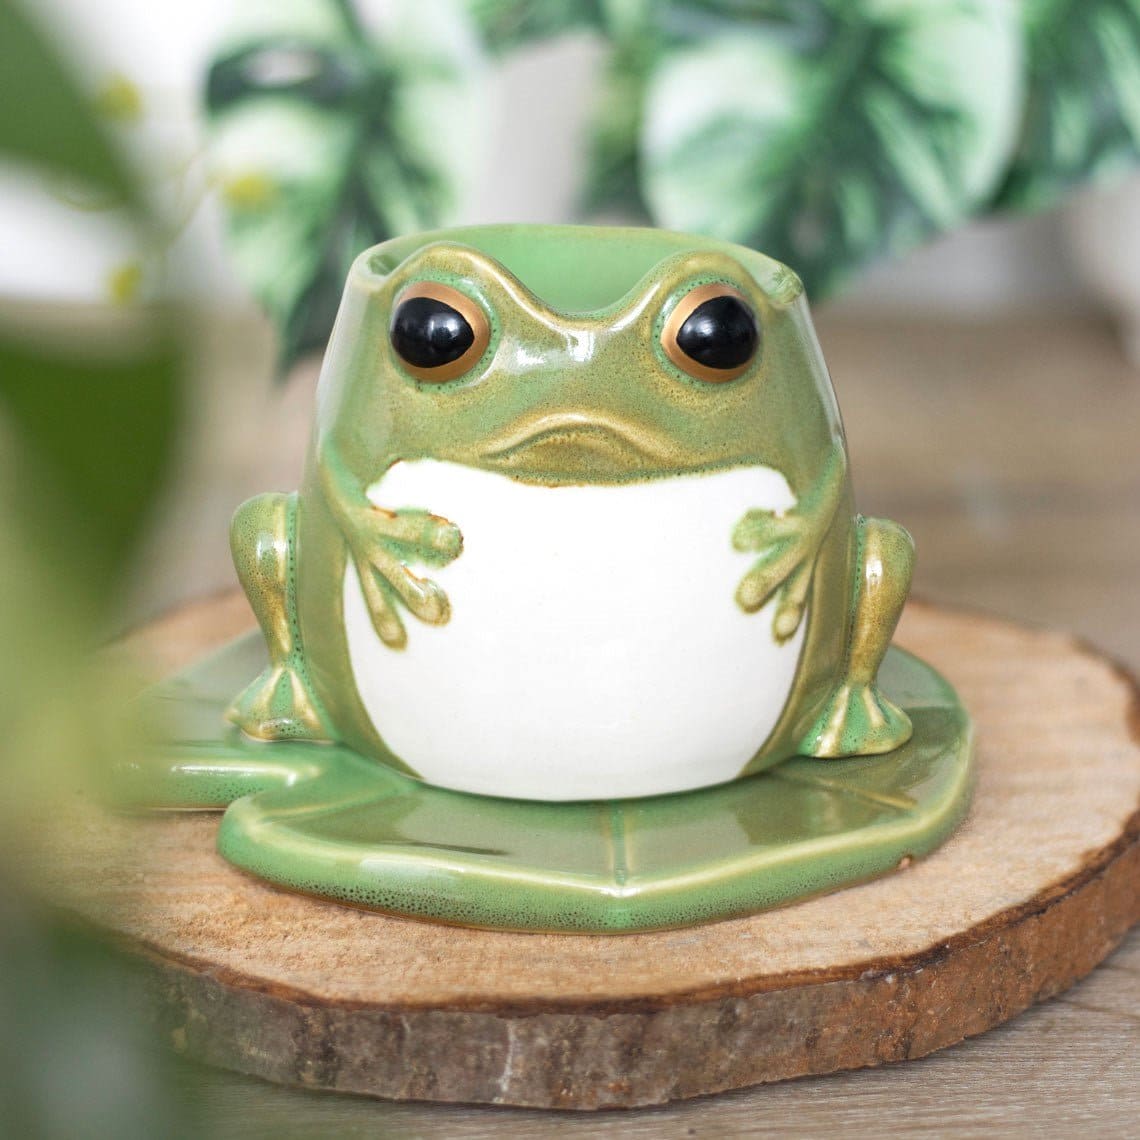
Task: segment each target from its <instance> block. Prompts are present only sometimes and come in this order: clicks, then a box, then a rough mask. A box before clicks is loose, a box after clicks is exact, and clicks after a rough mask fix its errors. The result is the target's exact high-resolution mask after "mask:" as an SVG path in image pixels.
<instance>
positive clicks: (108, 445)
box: [0, 0, 180, 606]
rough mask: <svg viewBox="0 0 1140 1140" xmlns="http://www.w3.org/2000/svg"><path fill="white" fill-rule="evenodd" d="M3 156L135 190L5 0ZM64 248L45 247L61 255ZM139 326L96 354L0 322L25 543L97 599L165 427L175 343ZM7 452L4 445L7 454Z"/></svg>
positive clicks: (157, 458) (123, 556) (124, 556)
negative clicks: (137, 333)
mask: <svg viewBox="0 0 1140 1140" xmlns="http://www.w3.org/2000/svg"><path fill="white" fill-rule="evenodd" d="M0 105H2V106H4V107H5V108H7V109H8V110H7V111H6V112H5V114H4V115H3V116H0V159H9V160H11V159H16V160H18V161H21V162H24V163H27V164H32V165H33V166H35V167H37V168H39V169H40V170H42V171H44V172H45V173H49V174H50V175H52V176H56V177H58V176H60V175H62V176H64V177H66V178H67V179H69V180H71V181H72V182H73V183H75V184H77V185H79V186H81V187H83V189H84V191H85V192H93V193H94V194H96V195H97V196H98V197H99V198H100V200H103V201H114V200H118V201H122V202H124V203H127V204H128V205H130V206H131V208H132V211H133V216H134V217H135V219H136V220H137V221H138V223H139V227H140V235H142V237H141V240H145V233H146V227H147V218H146V216H145V214H144V213H143V207H142V197H141V194H140V193H139V191H138V189H137V187H136V185H135V183H134V181H133V180H132V178H131V177H130V176H129V174H128V172H127V170H126V168H125V167H124V166H123V164H122V163H121V161H120V159H119V157H118V155H117V154H116V152H115V151H114V150H113V148H112V147H111V145H110V144H109V142H108V141H107V140H106V138H105V137H104V135H103V133H102V131H101V130H99V129H98V126H97V124H96V122H95V119H94V117H93V115H92V113H91V110H90V108H88V107H87V106H86V105H85V103H84V102H83V100H82V98H81V96H80V95H79V94H78V93H77V91H76V89H75V86H74V85H73V84H72V83H71V81H70V79H69V77H68V75H67V73H66V71H65V70H64V68H63V66H62V65H61V64H60V62H59V61H58V60H57V59H56V57H55V56H54V55H53V54H52V53H51V52H50V51H49V50H48V48H47V47H46V46H45V45H44V44H43V42H42V41H41V39H40V38H39V37H38V35H36V33H35V32H34V30H33V29H32V27H31V25H30V24H29V23H28V22H27V21H26V20H25V18H24V17H23V16H22V15H21V13H20V12H19V11H17V9H16V8H15V7H14V6H13V4H12V3H10V0H0ZM66 255H67V253H66V250H52V251H45V256H54V257H66ZM150 318H151V319H150V320H149V321H148V322H147V324H148V326H149V327H148V328H147V329H146V330H145V335H143V336H131V337H125V338H123V340H122V342H121V343H120V344H118V345H116V347H115V349H114V351H108V352H106V353H105V354H104V355H103V356H102V357H100V358H98V359H97V358H96V356H95V354H93V353H92V352H90V351H86V350H85V346H82V345H77V344H76V343H74V338H73V343H61V342H60V341H59V340H58V339H55V338H52V339H50V340H49V339H48V338H46V337H42V336H41V337H34V336H32V335H31V334H29V333H27V332H24V331H21V330H18V329H16V328H14V327H4V326H0V424H2V423H7V425H8V426H9V429H10V433H11V435H12V437H13V439H14V446H15V447H16V448H17V451H18V454H17V456H16V457H15V458H16V460H17V461H18V462H19V464H20V466H21V468H22V469H23V475H24V478H23V479H22V481H21V482H20V483H19V485H17V486H11V487H9V488H8V491H9V498H11V499H14V500H15V502H14V507H13V509H14V510H15V511H16V513H17V514H18V516H19V517H20V518H21V519H22V520H23V522H24V523H25V524H26V526H27V528H28V536H29V539H30V541H31V542H32V543H33V544H34V545H35V546H36V547H37V548H38V549H41V550H42V551H43V552H44V553H45V556H48V557H52V558H53V561H54V563H55V564H56V565H60V566H64V565H66V567H67V569H68V571H69V578H70V580H71V584H72V587H73V588H74V589H76V590H78V591H81V592H84V593H86V594H87V595H88V596H89V597H90V599H91V601H92V602H93V603H94V604H95V605H96V606H101V605H105V604H106V603H108V602H109V601H110V600H111V599H112V597H114V596H115V595H116V593H117V591H118V589H119V587H120V586H121V584H122V580H123V578H122V572H123V570H124V568H125V566H126V565H127V560H128V558H129V556H130V554H131V552H132V550H133V549H134V547H135V544H136V542H137V540H138V538H139V535H140V532H141V529H142V527H143V525H144V523H145V521H146V518H147V513H148V511H149V509H150V507H151V505H152V502H153V499H154V495H155V492H156V491H157V489H158V487H159V484H160V481H161V476H162V474H163V472H164V470H165V468H166V464H167V459H168V455H169V452H170V445H171V443H172V441H173V439H174V434H175V427H176V422H177V417H178V410H179V403H180V400H179V379H180V374H179V367H178V350H177V348H176V346H175V341H174V337H173V334H172V332H171V331H170V328H169V326H168V325H167V324H166V323H165V322H164V321H163V319H162V316H161V314H160V313H158V312H157V311H155V312H153V313H152V314H150ZM12 458H13V457H11V456H10V457H9V459H12Z"/></svg>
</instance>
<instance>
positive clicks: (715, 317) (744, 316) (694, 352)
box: [677, 296, 760, 369]
mask: <svg viewBox="0 0 1140 1140" xmlns="http://www.w3.org/2000/svg"><path fill="white" fill-rule="evenodd" d="M759 340H760V330H759V329H757V327H756V318H755V317H754V316H753V315H752V311H751V310H750V309H749V308H748V306H747V305H745V304H744V302H743V301H740V300H738V299H737V298H736V297H731V296H724V297H713V298H712V299H711V300H708V301H706V302H705V303H704V304H703V305H698V306H697V307H696V308H695V309H694V310H693V311H692V313H690V314H689V318H688V319H687V320H686V321H685V323H684V324H683V325H682V326H681V327H680V329H679V330H678V331H677V345H678V347H679V348H680V349H681V351H682V352H683V353H684V354H685V355H686V356H689V357H692V359H693V360H695V361H696V362H697V363H698V364H703V365H704V366H705V367H706V368H721V369H728V368H739V367H740V366H741V365H742V364H747V362H748V361H749V360H751V359H752V356H753V354H754V353H755V352H756V345H757V343H758V342H759Z"/></svg>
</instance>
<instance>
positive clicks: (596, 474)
mask: <svg viewBox="0 0 1140 1140" xmlns="http://www.w3.org/2000/svg"><path fill="white" fill-rule="evenodd" d="M484 458H485V460H486V462H487V463H488V465H489V466H491V467H492V468H496V469H500V470H504V471H507V472H509V473H510V474H514V475H519V476H536V477H539V478H549V479H554V480H559V481H562V480H569V479H571V478H573V479H575V480H584V481H593V480H607V479H615V478H620V477H621V476H628V475H630V474H632V473H644V472H646V471H652V470H661V469H662V468H667V467H668V466H669V454H668V450H667V449H666V447H665V446H664V444H663V443H662V442H661V441H660V440H657V439H655V438H654V437H653V436H652V435H651V434H650V433H648V432H646V431H645V429H644V428H641V427H636V426H634V425H632V424H625V423H622V422H619V421H616V420H612V419H598V418H596V417H591V416H586V415H582V414H581V413H579V412H565V413H561V414H556V415H546V416H540V417H538V418H537V419H533V420H527V421H526V422H524V423H517V422H516V423H515V424H513V425H512V426H511V428H510V429H509V430H508V432H507V433H506V435H505V436H503V437H502V438H500V439H497V440H493V441H492V442H491V445H490V447H489V448H488V449H487V451H486V452H484Z"/></svg>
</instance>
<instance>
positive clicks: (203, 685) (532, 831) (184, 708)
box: [117, 635, 973, 933]
mask: <svg viewBox="0 0 1140 1140" xmlns="http://www.w3.org/2000/svg"><path fill="white" fill-rule="evenodd" d="M263 662H264V648H263V646H262V645H261V644H260V638H258V637H257V636H256V635H250V636H246V637H244V638H242V639H240V640H239V641H237V642H234V643H233V644H231V645H230V646H228V647H227V648H225V649H224V650H222V651H221V652H219V653H218V654H216V655H215V656H213V657H211V658H209V659H207V660H204V661H202V662H200V663H199V664H197V665H195V666H194V667H192V668H191V669H189V670H187V671H185V672H184V673H182V674H180V675H178V676H176V677H174V678H172V679H171V680H169V681H166V682H164V683H163V684H161V685H159V686H157V687H156V688H155V689H153V690H151V691H150V692H149V693H148V694H146V696H145V697H144V699H143V702H142V707H143V710H144V711H145V715H146V718H147V719H148V720H149V722H150V723H151V726H152V731H153V733H154V734H155V735H154V737H153V739H152V743H151V747H150V748H149V750H148V751H147V752H146V754H145V756H144V758H143V759H141V760H140V761H138V762H136V763H133V764H130V765H125V766H124V767H123V768H122V769H121V770H120V771H119V773H118V788H117V790H118V793H119V797H120V800H121V802H125V803H127V804H133V805H136V806H145V807H150V808H154V807H166V808H182V809H186V808H220V807H224V806H225V805H227V804H229V805H231V806H230V807H229V808H228V810H227V811H226V814H225V816H224V817H223V819H222V823H221V828H220V834H219V841H218V842H219V849H220V850H221V853H222V854H223V855H224V856H225V857H226V858H227V859H229V860H230V861H231V862H232V863H234V864H236V865H237V866H238V867H241V868H243V869H244V870H247V871H250V872H252V873H253V874H256V875H259V876H261V877H263V878H265V879H268V880H270V881H271V882H274V883H277V884H279V885H281V886H283V887H286V888H289V889H292V890H297V891H303V892H308V893H312V894H317V895H321V896H325V897H328V898H332V899H336V900H340V901H343V902H346V903H352V904H354V905H357V906H363V907H369V908H374V909H378V910H384V911H390V912H394V913H398V914H404V915H410V916H413V917H417V918H426V919H434V920H437V921H443V922H453V923H462V924H465V925H476V926H488V927H499V928H508V929H518V930H561V931H574V932H610V933H617V932H622V931H632V930H648V929H655V928H665V927H674V926H683V925H687V924H690V923H696V922H702V921H708V920H713V919H718V918H724V917H729V916H732V915H738V914H744V913H748V912H751V911H755V910H758V909H762V908H764V907H770V906H776V905H779V904H781V903H785V902H788V901H790V900H793V899H796V898H801V897H803V896H805V895H811V894H815V893H819V892H822V891H829V890H834V889H836V888H838V887H842V886H845V885H848V884H850V883H855V882H859V881H861V880H865V879H868V878H872V877H874V876H877V875H882V874H885V873H888V872H890V871H892V870H893V869H894V868H896V867H897V866H898V865H899V863H900V862H902V861H905V860H906V859H908V858H917V857H920V856H922V855H924V854H926V853H927V852H929V851H931V850H932V849H933V848H935V847H936V846H937V845H938V844H939V843H940V842H941V841H942V840H944V839H945V838H946V837H947V836H948V835H949V834H950V832H951V831H952V830H953V828H954V827H955V825H956V824H957V823H958V822H959V821H960V820H961V818H962V817H963V815H964V814H965V812H966V809H967V807H968V803H969V797H970V790H971V784H972V780H973V767H972V765H973V760H972V749H971V729H970V722H969V718H968V717H967V715H966V713H965V712H964V710H963V709H962V707H961V705H960V704H959V703H958V701H957V698H956V696H955V694H954V692H953V690H952V689H951V688H950V687H949V686H948V685H947V684H946V682H945V681H944V680H942V678H940V677H939V676H938V675H937V674H936V673H935V672H934V671H933V670H932V669H930V668H929V667H928V666H926V665H924V664H923V663H922V662H921V661H919V660H918V659H917V658H915V657H913V656H911V655H909V654H907V653H905V652H903V651H901V650H897V649H892V650H891V651H890V653H889V654H888V656H887V659H886V662H885V663H884V666H883V674H884V681H885V683H886V684H888V685H889V687H890V690H891V692H892V693H893V694H894V695H895V697H896V699H897V700H898V701H899V702H900V704H901V705H902V707H903V708H905V710H906V712H907V715H908V716H909V717H910V719H911V721H912V722H913V724H914V734H913V736H912V737H911V739H910V741H909V742H908V743H907V744H906V745H904V746H903V747H901V748H900V749H898V750H897V751H896V752H894V753H892V754H890V755H889V756H883V757H862V758H855V759H848V760H835V761H831V762H829V763H826V764H821V763H820V762H819V761H817V760H808V759H797V760H792V761H789V762H788V763H786V764H783V765H781V766H780V767H778V768H774V769H771V770H769V771H766V772H763V773H761V774H759V775H756V776H753V777H751V778H749V779H745V780H736V781H732V782H730V783H727V784H724V785H722V786H720V787H716V788H709V789H706V790H703V791H697V792H687V793H684V794H680V795H669V796H656V797H650V798H645V799H637V800H616V801H609V802H580V803H570V804H551V803H540V802H527V801H520V800H508V799H499V798H491V797H485V796H472V795H466V794H463V793H460V792H452V791H448V790H444V789H440V788H435V787H432V786H430V785H428V784H425V783H423V782H422V781H419V780H415V779H412V778H409V777H407V776H404V775H401V774H400V773H398V772H396V771H394V770H392V769H391V768H388V767H386V766H384V765H379V764H376V763H375V762H373V761H371V760H368V759H365V758H363V757H361V756H359V755H357V754H355V753H353V752H352V751H350V750H348V749H345V748H343V747H338V746H329V745H320V744H314V743H309V742H304V741H293V742H287V743H280V744H275V745H272V746H266V745H264V744H258V743H256V742H253V741H250V740H249V739H248V738H247V737H244V736H243V735H242V734H241V733H240V732H239V731H238V730H237V729H236V728H233V727H230V726H226V725H225V722H224V720H223V718H222V713H223V710H224V708H225V703H226V701H227V699H228V697H229V694H230V693H231V691H232V689H233V687H234V685H236V684H238V683H239V682H240V679H241V678H242V677H243V676H246V675H248V674H249V673H250V672H251V671H256V670H257V668H258V666H259V664H261V663H263Z"/></svg>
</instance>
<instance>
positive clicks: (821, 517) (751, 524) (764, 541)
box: [732, 444, 847, 645]
mask: <svg viewBox="0 0 1140 1140" xmlns="http://www.w3.org/2000/svg"><path fill="white" fill-rule="evenodd" d="M846 474H847V460H846V456H845V454H844V451H843V448H842V447H841V446H840V445H838V444H836V445H835V446H834V447H833V448H832V450H831V452H830V453H829V455H828V457H827V461H826V463H825V464H824V467H823V471H822V473H821V474H820V477H819V478H818V479H817V480H816V482H815V483H814V485H813V486H811V487H810V488H808V490H807V491H806V492H805V493H804V494H803V495H802V496H801V497H800V499H799V500H798V501H797V502H796V505H795V506H794V507H792V508H791V509H790V510H787V511H784V512H782V513H777V512H775V511H760V510H755V511H749V512H748V513H747V514H746V515H745V516H744V518H742V519H741V520H740V522H738V523H737V524H736V527H735V529H734V530H733V532H732V544H733V546H734V547H735V548H736V549H737V550H741V551H751V552H753V553H756V554H759V555H760V557H759V558H758V559H757V560H756V562H755V563H753V565H752V568H751V569H750V570H749V571H748V573H747V574H745V575H744V577H743V578H742V579H741V581H740V585H739V586H738V587H737V590H736V603H737V605H739V606H740V608H741V609H742V610H744V611H745V612H746V613H755V612H756V611H757V610H759V609H762V608H763V607H764V605H766V604H767V602H768V601H769V600H770V599H771V598H772V597H773V596H775V597H776V598H777V603H776V610H775V614H774V616H773V619H772V633H773V636H774V637H775V638H776V641H777V643H779V644H781V645H782V644H783V643H784V642H785V641H787V640H788V639H789V638H790V637H792V635H793V634H794V633H795V632H796V630H797V629H799V626H800V622H801V621H802V620H803V615H804V609H805V607H806V606H807V596H808V588H809V586H810V585H811V577H812V571H813V570H814V568H815V560H816V555H817V554H818V553H819V548H820V546H821V545H822V544H823V540H824V538H825V537H826V535H827V532H828V530H830V529H831V524H832V520H833V519H834V518H835V512H836V510H837V508H838V506H839V502H840V500H841V498H842V496H843V484H844V479H845V477H846Z"/></svg>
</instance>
